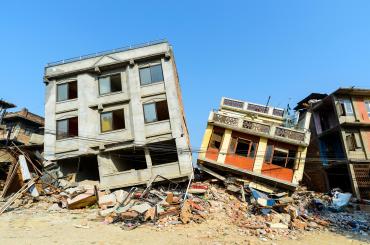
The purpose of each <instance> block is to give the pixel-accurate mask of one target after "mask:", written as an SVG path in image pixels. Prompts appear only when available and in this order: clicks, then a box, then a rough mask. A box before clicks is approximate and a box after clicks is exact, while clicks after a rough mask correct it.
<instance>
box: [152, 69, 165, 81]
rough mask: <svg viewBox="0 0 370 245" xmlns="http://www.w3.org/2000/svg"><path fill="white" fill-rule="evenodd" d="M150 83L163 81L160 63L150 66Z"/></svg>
mask: <svg viewBox="0 0 370 245" xmlns="http://www.w3.org/2000/svg"><path fill="white" fill-rule="evenodd" d="M150 73H151V77H152V83H155V82H161V81H163V73H162V65H155V66H151V67H150Z"/></svg>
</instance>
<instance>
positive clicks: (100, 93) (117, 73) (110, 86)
mask: <svg viewBox="0 0 370 245" xmlns="http://www.w3.org/2000/svg"><path fill="white" fill-rule="evenodd" d="M117 75H118V76H119V78H120V84H121V90H119V91H114V92H112V79H111V77H112V76H117ZM102 78H109V88H110V89H109V90H110V92H107V93H102V92H101V89H100V79H102ZM97 80H98V92H99V96H105V95H108V94H114V93H122V92H123V86H122V74H121V72H116V73H111V74H106V75H102V76H99V77H98V79H97Z"/></svg>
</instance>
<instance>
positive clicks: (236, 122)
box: [210, 112, 309, 145]
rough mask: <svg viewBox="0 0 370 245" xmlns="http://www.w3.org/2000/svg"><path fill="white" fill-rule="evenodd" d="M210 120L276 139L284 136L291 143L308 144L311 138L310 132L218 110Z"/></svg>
mask: <svg viewBox="0 0 370 245" xmlns="http://www.w3.org/2000/svg"><path fill="white" fill-rule="evenodd" d="M210 120H211V121H213V122H215V123H219V124H224V125H225V126H231V127H233V128H240V129H241V130H242V131H243V130H247V131H246V132H251V133H256V134H257V135H261V136H262V135H265V136H266V137H268V138H272V139H276V140H281V138H284V139H285V140H288V142H291V143H293V142H294V143H296V144H302V143H304V144H306V145H307V144H308V140H309V137H306V135H307V134H308V136H309V133H308V132H305V131H301V130H297V129H290V128H285V127H282V126H276V125H274V124H271V125H269V124H267V123H261V122H256V121H252V120H247V119H244V118H241V117H240V118H239V117H233V116H228V115H225V114H221V113H218V112H211V115H210Z"/></svg>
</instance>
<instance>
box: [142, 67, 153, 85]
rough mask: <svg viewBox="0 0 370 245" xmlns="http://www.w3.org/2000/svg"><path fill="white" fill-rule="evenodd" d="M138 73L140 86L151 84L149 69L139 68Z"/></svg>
mask: <svg viewBox="0 0 370 245" xmlns="http://www.w3.org/2000/svg"><path fill="white" fill-rule="evenodd" d="M139 71H140V83H141V85H145V84H150V83H151V82H152V81H151V77H150V68H149V67H146V68H141V69H140V70H139Z"/></svg>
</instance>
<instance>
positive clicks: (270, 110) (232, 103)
mask: <svg viewBox="0 0 370 245" xmlns="http://www.w3.org/2000/svg"><path fill="white" fill-rule="evenodd" d="M222 105H223V106H228V107H233V108H236V109H239V110H246V111H251V112H257V113H263V114H267V115H271V116H275V117H283V116H284V110H283V109H279V108H274V107H270V106H264V105H258V104H253V103H249V102H243V101H239V100H233V99H228V98H223V100H222Z"/></svg>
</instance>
